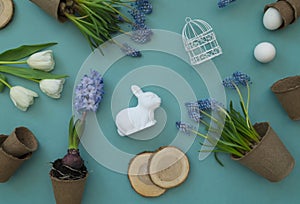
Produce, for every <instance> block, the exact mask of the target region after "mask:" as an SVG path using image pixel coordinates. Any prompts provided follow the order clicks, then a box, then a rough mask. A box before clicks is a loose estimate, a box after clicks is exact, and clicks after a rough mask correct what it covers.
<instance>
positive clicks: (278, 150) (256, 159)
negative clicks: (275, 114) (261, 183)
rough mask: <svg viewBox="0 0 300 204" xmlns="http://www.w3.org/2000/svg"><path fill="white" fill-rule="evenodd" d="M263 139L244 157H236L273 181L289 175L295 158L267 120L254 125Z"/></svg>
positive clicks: (236, 159)
mask: <svg viewBox="0 0 300 204" xmlns="http://www.w3.org/2000/svg"><path fill="white" fill-rule="evenodd" d="M254 128H255V130H256V131H257V133H258V134H259V135H260V136H262V140H261V141H260V143H259V144H258V145H256V146H255V147H254V148H253V149H252V150H251V151H250V152H248V153H247V154H246V155H245V156H244V157H241V158H234V157H232V159H233V160H235V161H238V162H239V163H241V164H243V165H244V166H246V167H248V168H249V169H251V170H252V171H254V172H255V173H257V174H259V175H261V176H263V177H264V178H266V179H268V180H269V181H271V182H278V181H281V180H282V179H284V178H285V177H286V176H288V175H289V174H290V173H291V171H292V170H293V168H294V165H295V160H294V158H293V157H292V156H291V154H290V153H289V151H288V150H287V149H286V147H285V146H284V144H283V143H282V142H281V140H280V139H279V137H278V136H277V134H276V133H275V132H274V130H273V129H272V127H271V126H270V124H269V123H267V122H262V123H257V124H255V125H254Z"/></svg>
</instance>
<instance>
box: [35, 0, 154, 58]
mask: <svg viewBox="0 0 300 204" xmlns="http://www.w3.org/2000/svg"><path fill="white" fill-rule="evenodd" d="M31 1H32V2H33V3H35V4H36V5H38V6H39V7H40V8H42V9H43V10H44V11H46V12H47V13H48V14H49V15H51V16H52V17H54V18H55V19H57V20H59V21H60V22H65V21H67V20H69V21H71V22H72V23H74V25H75V26H76V27H77V28H78V29H79V30H80V31H81V33H82V34H83V35H84V37H85V38H86V39H87V41H88V42H89V44H90V46H91V48H92V49H94V48H97V47H98V46H99V45H101V44H102V43H104V42H105V41H107V40H110V41H111V42H113V43H115V44H117V45H118V46H120V48H121V50H122V51H123V52H124V53H126V55H129V56H132V57H140V56H141V53H140V52H139V51H137V50H135V49H134V48H132V47H131V46H129V45H128V44H127V43H118V42H115V41H113V40H112V36H111V35H112V34H114V33H118V32H120V33H126V34H128V35H129V36H130V38H131V39H132V40H133V41H135V42H137V43H146V42H148V41H149V40H150V38H151V35H152V31H151V29H149V28H148V27H147V26H146V23H145V21H146V15H147V14H150V13H151V12H152V4H151V2H150V1H149V0H132V1H122V0H107V1H102V0H101V1H94V0H48V1H45V0H31ZM126 10H128V13H129V14H130V16H131V19H133V20H131V19H130V18H129V17H128V16H127V15H126V13H124V11H126ZM122 23H127V24H128V25H130V26H131V27H132V31H133V32H131V33H128V32H127V31H124V30H122V29H121V27H120V24H122Z"/></svg>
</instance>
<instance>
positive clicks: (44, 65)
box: [27, 50, 55, 72]
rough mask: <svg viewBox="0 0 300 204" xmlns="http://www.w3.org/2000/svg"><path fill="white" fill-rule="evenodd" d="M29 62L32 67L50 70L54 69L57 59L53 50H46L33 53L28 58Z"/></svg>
mask: <svg viewBox="0 0 300 204" xmlns="http://www.w3.org/2000/svg"><path fill="white" fill-rule="evenodd" d="M27 64H28V65H29V66H30V67H31V68H32V69H38V70H41V71H45V72H49V71H51V70H53V69H54V65H55V61H54V59H53V53H52V50H46V51H42V52H37V53H34V54H32V55H31V56H30V57H29V58H28V59H27Z"/></svg>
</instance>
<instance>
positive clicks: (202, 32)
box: [182, 17, 222, 65]
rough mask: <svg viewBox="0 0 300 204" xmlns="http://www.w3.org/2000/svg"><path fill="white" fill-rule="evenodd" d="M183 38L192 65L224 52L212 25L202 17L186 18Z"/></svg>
mask: <svg viewBox="0 0 300 204" xmlns="http://www.w3.org/2000/svg"><path fill="white" fill-rule="evenodd" d="M185 21H186V24H185V26H184V28H183V30H182V40H183V43H184V47H185V50H186V51H187V52H188V55H189V57H190V61H191V64H192V65H197V64H200V63H202V62H205V61H207V60H209V59H212V58H214V57H216V56H218V55H220V54H222V48H221V47H220V46H219V44H218V41H217V39H216V35H215V33H214V32H213V30H212V27H211V26H210V25H209V24H208V23H207V22H205V21H203V20H200V19H194V20H192V19H191V18H190V17H187V18H186V19H185Z"/></svg>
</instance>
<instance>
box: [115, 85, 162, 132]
mask: <svg viewBox="0 0 300 204" xmlns="http://www.w3.org/2000/svg"><path fill="white" fill-rule="evenodd" d="M131 91H132V93H133V94H134V95H135V96H136V97H137V99H138V105H137V106H136V107H131V108H126V109H123V110H121V111H120V112H119V113H118V114H117V116H116V125H117V128H118V133H119V135H121V136H128V135H131V134H133V133H136V132H138V131H141V130H143V129H145V128H148V127H151V126H153V125H155V124H156V120H155V119H154V111H155V109H157V108H158V107H159V106H160V104H161V99H160V97H158V96H157V95H156V94H154V93H152V92H143V91H142V90H141V88H140V87H138V86H136V85H132V86H131Z"/></svg>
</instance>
